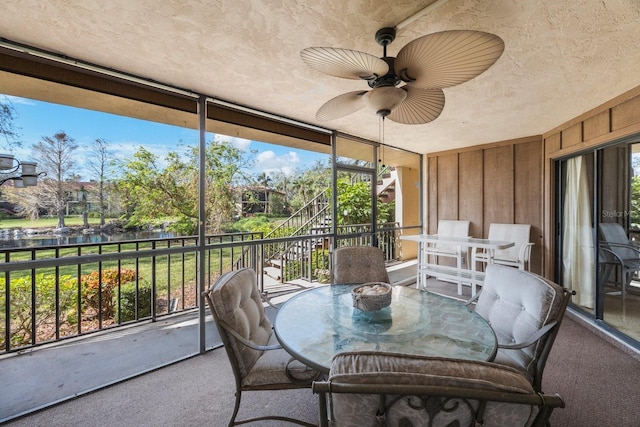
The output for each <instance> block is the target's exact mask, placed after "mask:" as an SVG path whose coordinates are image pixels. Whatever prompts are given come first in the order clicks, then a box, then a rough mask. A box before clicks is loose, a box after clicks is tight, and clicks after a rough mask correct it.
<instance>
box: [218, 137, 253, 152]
mask: <svg viewBox="0 0 640 427" xmlns="http://www.w3.org/2000/svg"><path fill="white" fill-rule="evenodd" d="M215 139H216V140H217V141H226V142H228V143H229V144H231V145H232V146H234V147H236V148H237V149H238V150H242V151H246V150H247V149H248V148H249V145H251V140H250V139H244V138H237V137H235V136H228V135H221V134H216V137H215Z"/></svg>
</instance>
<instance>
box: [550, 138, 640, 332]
mask: <svg viewBox="0 0 640 427" xmlns="http://www.w3.org/2000/svg"><path fill="white" fill-rule="evenodd" d="M558 164H559V168H558V172H559V173H558V181H557V187H558V190H559V191H558V192H557V194H558V195H559V197H558V215H557V218H558V226H559V233H558V235H557V238H558V244H557V245H556V247H557V252H558V253H557V263H556V265H557V279H558V280H559V281H561V283H562V284H563V285H564V286H566V287H568V288H570V289H573V290H574V291H575V292H576V295H575V296H574V297H573V299H572V303H573V304H574V305H575V306H576V307H577V308H578V309H579V310H581V311H583V312H585V313H587V314H588V315H590V316H593V317H594V318H596V319H598V320H602V321H603V322H604V324H605V325H607V326H609V327H610V328H611V329H612V330H615V331H619V332H620V333H622V334H623V335H625V336H627V337H629V338H632V339H633V340H636V341H640V276H639V275H638V273H637V271H640V256H639V254H640V137H637V138H634V139H627V140H625V141H621V142H620V143H617V144H614V145H610V146H607V147H604V148H600V149H597V150H593V151H590V152H587V153H582V154H580V155H578V156H575V157H571V158H567V159H563V160H560V161H559V163H558ZM616 236H617V237H616ZM636 245H637V247H636ZM636 270H637V271H636Z"/></svg>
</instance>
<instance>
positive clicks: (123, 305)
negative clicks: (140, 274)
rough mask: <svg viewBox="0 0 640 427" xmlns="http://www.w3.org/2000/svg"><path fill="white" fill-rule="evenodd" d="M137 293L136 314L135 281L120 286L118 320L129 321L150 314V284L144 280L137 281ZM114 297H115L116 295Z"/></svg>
mask: <svg viewBox="0 0 640 427" xmlns="http://www.w3.org/2000/svg"><path fill="white" fill-rule="evenodd" d="M137 295H138V297H137V316H136V282H128V283H125V284H123V285H122V286H121V287H120V313H119V318H118V321H119V322H129V321H131V320H137V319H143V318H145V317H150V316H151V285H150V284H149V283H146V282H142V281H141V282H139V283H138V289H137ZM115 297H116V298H117V295H116V296H115ZM115 303H116V301H115V299H114V304H115ZM116 307H117V305H116Z"/></svg>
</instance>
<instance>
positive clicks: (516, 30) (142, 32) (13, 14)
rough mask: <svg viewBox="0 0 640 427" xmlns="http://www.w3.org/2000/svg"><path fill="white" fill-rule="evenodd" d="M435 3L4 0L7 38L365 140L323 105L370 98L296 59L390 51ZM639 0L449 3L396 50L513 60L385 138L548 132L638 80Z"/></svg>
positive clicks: (0, 30)
mask: <svg viewBox="0 0 640 427" xmlns="http://www.w3.org/2000/svg"><path fill="white" fill-rule="evenodd" d="M432 2H433V0H424V1H413V0H412V1H408V0H395V1H388V0H349V1H324V0H264V1H258V0H219V1H213V0H189V1H187V0H182V1H179V0H165V1H160V0H110V1H103V0H76V1H73V0H48V1H42V0H3V1H2V3H1V4H0V37H2V38H5V39H9V40H12V41H15V42H19V43H24V44H27V45H31V46H33V47H37V48H41V49H45V50H48V51H52V52H56V53H60V54H64V55H67V56H69V57H72V58H76V59H80V60H83V61H87V62H91V63H95V64H99V65H102V66H105V67H108V68H113V69H117V70H120V71H124V72H127V73H132V74H135V75H138V76H140V77H144V78H148V79H153V80H157V81H160V82H164V83H168V84H171V85H174V86H178V87H182V88H185V89H189V90H193V91H196V92H199V93H204V94H206V95H210V96H214V97H218V98H222V99H224V100H227V101H231V102H234V103H238V104H242V105H246V106H250V107H254V108H257V109H260V110H264V111H267V112H270V113H274V114H278V115H282V116H285V117H288V118H293V119H297V120H301V121H304V122H307V123H311V124H315V125H319V126H322V127H325V128H329V129H336V130H340V131H343V132H346V133H350V134H353V135H357V136H360V137H364V138H367V139H371V140H374V141H377V140H378V139H379V131H378V118H377V117H376V115H375V114H374V113H373V112H371V111H368V110H367V109H363V110H360V111H358V112H356V113H354V114H352V115H350V116H347V117H346V118H342V119H339V120H334V121H331V122H318V121H316V119H315V112H316V110H317V109H318V108H319V107H320V106H321V105H322V104H324V103H325V102H326V101H327V100H329V99H331V98H333V97H335V96H337V95H339V94H341V93H344V92H348V91H353V90H360V89H363V90H364V89H367V88H368V87H367V86H366V84H365V83H364V82H359V81H354V80H344V79H338V78H334V77H330V76H327V75H324V74H321V73H319V72H317V71H314V70H312V69H310V68H308V67H307V66H306V65H305V64H304V63H303V62H302V60H301V59H300V56H299V52H300V50H302V49H303V48H305V47H310V46H331V47H342V48H348V49H354V50H361V51H364V52H368V53H371V54H374V55H376V56H382V48H381V47H380V46H379V45H377V44H376V42H375V40H374V34H375V32H376V31H377V30H378V29H379V28H381V27H385V26H395V25H397V24H399V23H400V22H402V21H403V20H405V19H406V18H408V17H410V16H412V15H414V14H415V13H416V12H418V11H420V10H421V9H423V8H424V7H425V6H427V5H429V4H430V3H432ZM639 23H640V1H638V0H607V1H602V0H597V1H596V0H571V1H557V0H536V1H530V0H486V1H480V0H477V1H472V0H444V1H439V2H438V6H437V7H436V8H434V9H432V10H430V11H429V12H428V13H427V14H425V15H424V16H422V17H420V18H418V19H417V20H415V21H414V22H412V23H410V24H409V25H407V26H406V27H404V28H401V29H399V30H398V35H397V38H396V40H395V42H393V43H392V44H391V45H390V46H389V48H388V54H389V55H391V56H395V55H396V53H397V52H398V50H399V49H400V48H401V47H403V46H404V45H405V44H406V43H408V42H409V41H411V40H413V39H415V38H417V37H419V36H422V35H425V34H429V33H433V32H437V31H444V30H454V29H455V30H459V29H468V30H480V31H487V32H490V33H493V34H496V35H498V36H500V37H501V38H502V39H503V40H504V41H505V52H504V54H503V55H502V57H500V59H498V61H497V62H496V64H495V65H494V66H493V67H491V68H490V69H489V70H488V71H486V72H485V73H483V74H481V75H480V76H478V77H476V78H475V79H473V80H471V81H469V82H466V83H463V84H461V85H458V86H455V87H452V88H448V89H445V90H444V92H445V97H446V104H445V107H444V110H443V112H442V114H441V116H440V117H439V118H437V119H436V120H435V121H433V122H431V123H428V124H423V125H401V124H397V123H393V122H391V121H389V120H387V121H386V123H385V141H384V142H385V143H386V144H389V145H392V146H397V147H402V148H406V149H409V150H412V151H417V152H420V153H429V152H435V151H441V150H446V149H451V148H459V147H465V146H471V145H476V144H483V143H487V142H493V141H500V140H505V139H511V138H518V137H523V136H530V135H537V134H542V133H544V132H546V131H549V130H551V129H552V128H554V127H556V126H558V125H560V124H562V123H563V122H565V121H567V120H569V119H571V118H574V117H576V116H578V115H580V114H581V113H583V112H585V111H588V110H590V109H592V108H594V107H597V106H598V105H600V104H602V103H603V102H605V101H607V100H609V99H611V98H613V97H615V96H617V95H620V94H622V93H624V92H625V91H627V90H629V89H632V88H634V87H636V86H638V85H640V49H638V45H639V43H640V25H639Z"/></svg>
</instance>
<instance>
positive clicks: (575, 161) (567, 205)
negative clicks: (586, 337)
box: [562, 156, 595, 309]
mask: <svg viewBox="0 0 640 427" xmlns="http://www.w3.org/2000/svg"><path fill="white" fill-rule="evenodd" d="M566 166H567V175H566V183H565V193H564V207H563V212H564V213H563V218H562V224H563V228H562V233H563V235H562V241H563V247H562V264H563V284H564V286H565V287H567V288H569V289H573V290H574V291H576V295H575V297H574V298H573V302H574V303H576V304H578V305H580V306H582V307H585V308H591V309H593V308H594V299H595V277H594V270H595V268H594V265H595V260H594V247H593V229H592V225H591V209H592V206H591V200H590V198H589V186H588V181H587V171H586V168H585V167H584V165H583V158H582V157H581V156H580V157H575V158H572V159H569V160H567V162H566Z"/></svg>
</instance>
